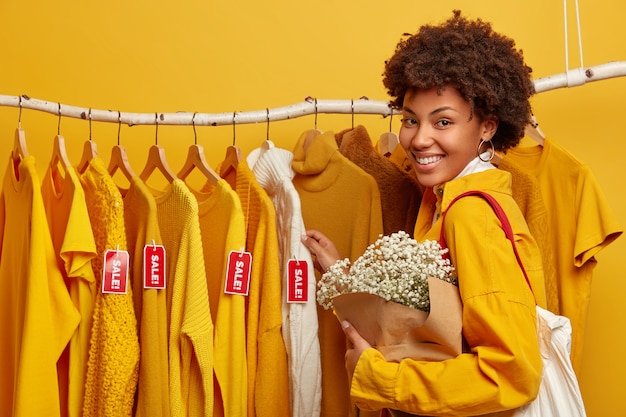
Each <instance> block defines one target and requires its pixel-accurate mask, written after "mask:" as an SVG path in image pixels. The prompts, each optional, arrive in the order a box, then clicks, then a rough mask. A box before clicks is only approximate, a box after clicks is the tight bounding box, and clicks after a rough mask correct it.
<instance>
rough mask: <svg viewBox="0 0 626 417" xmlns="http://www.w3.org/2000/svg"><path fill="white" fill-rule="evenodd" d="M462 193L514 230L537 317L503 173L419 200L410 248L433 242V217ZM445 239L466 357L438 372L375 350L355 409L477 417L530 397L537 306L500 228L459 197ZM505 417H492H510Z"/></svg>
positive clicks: (366, 361)
mask: <svg viewBox="0 0 626 417" xmlns="http://www.w3.org/2000/svg"><path fill="white" fill-rule="evenodd" d="M468 190H482V191H485V192H487V193H489V194H491V195H492V196H493V197H495V198H496V200H498V202H499V203H500V204H501V205H502V207H503V209H504V211H505V212H506V213H507V216H508V218H509V221H510V223H511V225H512V228H513V231H514V234H515V239H516V245H517V249H518V251H519V253H520V256H521V258H522V262H523V264H524V267H525V269H526V271H527V273H528V275H529V278H530V280H531V284H532V286H533V290H534V292H535V296H536V298H537V302H538V304H539V305H541V306H543V307H545V294H544V285H543V272H542V262H541V256H540V253H539V250H538V247H537V244H536V242H535V240H534V239H533V237H532V236H531V235H530V233H529V231H528V226H527V225H526V222H525V220H524V217H523V215H522V213H521V211H520V209H519V208H518V206H517V205H516V203H515V201H514V200H513V198H512V196H511V177H510V174H509V173H507V172H503V171H499V170H493V169H492V170H488V171H485V172H479V173H474V174H470V175H466V176H464V177H461V178H459V179H455V180H453V181H450V182H448V183H446V184H444V185H443V186H442V187H439V188H438V189H437V190H436V194H437V196H436V198H435V194H434V193H433V191H432V190H430V189H429V190H426V193H425V195H424V199H423V201H422V206H421V207H420V213H419V216H418V219H417V223H416V227H415V237H416V239H418V240H423V239H434V240H439V233H440V230H441V219H439V220H437V221H436V222H435V223H434V224H432V219H433V214H434V211H435V210H436V208H435V207H436V205H435V200H436V199H437V200H439V204H438V205H437V206H439V208H438V209H440V210H442V211H443V210H445V209H446V208H447V206H448V204H449V203H450V201H451V200H452V199H453V198H454V197H455V196H457V195H459V194H461V193H462V192H464V191H468ZM445 238H446V242H447V245H448V247H449V249H450V257H451V260H452V263H453V264H454V266H455V268H456V271H457V273H458V276H459V291H460V294H461V298H462V300H463V336H464V338H465V340H466V342H467V344H468V349H467V350H466V353H462V354H460V355H459V356H457V357H456V358H454V359H450V360H446V361H442V362H424V361H414V360H410V359H405V360H403V361H402V362H401V363H391V362H386V361H385V360H384V358H383V356H382V355H381V354H380V353H379V352H378V351H377V350H375V349H373V348H370V349H367V350H366V351H365V352H363V354H362V356H361V358H360V359H359V362H358V363H357V366H356V369H355V372H354V376H353V379H352V385H351V396H352V399H353V400H354V401H355V402H356V404H357V405H358V406H359V407H360V408H364V409H381V408H385V407H387V408H393V409H400V410H404V411H407V412H410V413H415V414H422V415H429V416H446V415H454V416H460V415H482V414H486V413H496V412H502V411H505V410H512V409H515V408H517V407H519V406H521V405H523V404H525V403H527V402H529V401H531V400H533V399H534V398H535V397H536V395H537V392H538V389H539V384H540V379H541V370H542V361H541V356H540V353H539V346H538V342H537V336H536V321H535V320H536V317H535V298H534V297H533V294H532V293H531V291H530V290H529V287H528V284H527V283H526V281H525V279H524V276H523V274H522V272H521V269H520V267H519V266H518V264H517V262H516V260H515V256H514V254H513V251H512V248H511V242H510V241H509V240H507V238H506V237H505V235H504V233H503V231H502V229H501V224H500V221H499V220H498V218H497V217H496V214H495V213H494V211H493V210H492V209H491V207H490V206H489V205H488V204H487V203H486V202H485V201H484V200H483V199H482V198H480V197H465V198H462V199H460V200H459V201H458V202H456V203H455V204H454V206H452V208H451V209H450V211H449V212H448V214H447V217H446V224H445ZM511 414H512V411H510V412H504V413H501V414H498V415H511Z"/></svg>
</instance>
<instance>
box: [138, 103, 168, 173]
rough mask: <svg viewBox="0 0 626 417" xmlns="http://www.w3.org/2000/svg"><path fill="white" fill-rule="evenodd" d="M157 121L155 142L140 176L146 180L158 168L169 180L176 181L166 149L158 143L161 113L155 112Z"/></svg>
mask: <svg viewBox="0 0 626 417" xmlns="http://www.w3.org/2000/svg"><path fill="white" fill-rule="evenodd" d="M154 117H155V121H156V135H155V144H154V145H152V146H151V147H150V150H149V151H148V160H147V161H146V165H145V166H144V167H143V171H141V174H139V178H141V179H142V180H143V181H144V182H146V181H147V180H148V178H150V174H152V173H153V172H154V170H155V169H156V170H158V171H159V172H160V173H161V174H163V176H164V177H165V179H166V180H167V182H169V183H172V182H174V181H175V180H176V179H177V177H176V174H174V171H172V170H171V169H170V167H169V165H168V164H167V158H165V150H164V149H163V148H162V147H161V146H159V145H158V139H159V115H158V114H157V113H154Z"/></svg>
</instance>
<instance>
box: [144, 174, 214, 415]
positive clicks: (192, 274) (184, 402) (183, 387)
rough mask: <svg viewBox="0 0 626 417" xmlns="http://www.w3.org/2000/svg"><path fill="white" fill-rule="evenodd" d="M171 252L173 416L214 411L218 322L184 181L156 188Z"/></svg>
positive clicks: (195, 206)
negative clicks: (211, 305) (215, 328)
mask: <svg viewBox="0 0 626 417" xmlns="http://www.w3.org/2000/svg"><path fill="white" fill-rule="evenodd" d="M152 193H153V194H154V195H155V198H156V202H157V215H158V219H159V229H160V232H161V238H162V239H163V246H164V247H165V250H166V253H167V255H166V256H167V292H166V295H167V310H168V318H169V379H170V404H171V416H173V417H178V416H198V417H211V416H212V415H213V323H212V321H211V311H210V308H209V295H208V290H207V283H206V274H205V271H204V259H203V257H202V239H201V236H200V224H199V220H198V203H197V202H196V199H195V197H194V196H193V194H191V191H189V189H188V188H187V186H186V185H185V183H184V182H183V181H182V180H180V179H177V180H174V181H173V182H172V184H170V185H169V186H168V189H167V190H166V191H165V192H163V193H159V192H156V191H152Z"/></svg>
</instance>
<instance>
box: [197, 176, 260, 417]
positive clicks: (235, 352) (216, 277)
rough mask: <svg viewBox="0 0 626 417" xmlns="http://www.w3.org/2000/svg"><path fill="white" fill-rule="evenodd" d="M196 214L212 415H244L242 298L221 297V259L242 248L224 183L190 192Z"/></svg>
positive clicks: (241, 229)
mask: <svg viewBox="0 0 626 417" xmlns="http://www.w3.org/2000/svg"><path fill="white" fill-rule="evenodd" d="M194 194H195V195H196V197H197V198H198V208H199V210H200V232H201V234H202V248H203V250H204V264H205V268H206V276H207V285H208V288H209V300H210V301H211V317H212V318H213V323H214V324H215V334H214V340H213V347H214V351H213V358H214V362H215V363H214V366H213V370H214V374H215V380H216V384H215V387H214V392H215V403H214V407H213V416H214V417H220V416H245V415H246V413H247V409H248V406H247V404H248V384H247V378H248V368H247V364H246V363H247V359H246V318H245V315H246V305H245V296H243V295H233V294H226V293H225V292H224V286H225V282H226V269H227V259H228V254H229V252H230V251H232V250H234V251H237V252H238V251H240V250H241V248H243V247H245V246H246V231H245V224H244V218H243V211H242V209H241V201H240V200H239V196H238V195H237V193H236V192H235V191H234V190H233V189H232V188H231V186H230V185H229V184H228V183H227V182H226V180H224V179H220V180H219V181H218V182H217V184H215V185H213V184H212V183H210V182H207V184H206V185H205V187H204V190H203V191H201V192H194Z"/></svg>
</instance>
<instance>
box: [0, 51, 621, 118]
mask: <svg viewBox="0 0 626 417" xmlns="http://www.w3.org/2000/svg"><path fill="white" fill-rule="evenodd" d="M572 71H576V72H577V73H579V74H582V77H581V78H582V79H581V80H580V81H581V82H579V83H577V84H576V85H581V84H585V83H587V82H591V81H598V80H604V79H607V78H615V77H621V76H625V75H626V61H613V62H608V63H606V64H602V65H597V66H593V67H588V68H586V69H583V68H578V69H576V70H572ZM570 75H571V74H570ZM534 84H535V91H536V92H537V93H541V92H543V91H548V90H554V89H557V88H562V87H569V86H573V85H572V84H571V83H568V73H561V74H555V75H550V76H547V77H543V78H539V79H537V80H535V81H534ZM2 106H7V107H20V106H21V107H22V108H23V109H33V110H39V111H43V112H47V113H51V114H54V115H58V114H59V111H60V112H61V115H62V116H63V117H73V118H78V119H87V118H88V115H89V111H91V120H92V121H99V122H110V123H124V124H127V125H129V126H135V125H154V124H156V120H155V117H154V115H155V113H127V112H119V113H118V111H117V110H98V109H89V108H85V107H76V106H71V105H68V104H62V103H57V102H49V101H44V100H40V99H36V98H30V97H28V96H26V95H22V96H8V95H0V107H2ZM316 113H317V114H378V115H381V116H383V117H387V116H389V115H391V114H392V113H393V114H399V111H398V109H393V108H392V107H391V106H390V103H389V102H386V101H379V100H369V99H368V98H366V97H362V98H360V99H357V100H317V99H313V98H311V97H307V98H306V99H305V100H304V101H303V102H300V103H295V104H291V105H288V106H284V107H275V108H272V109H263V110H254V111H243V112H235V113H233V112H227V113H198V112H182V111H181V112H174V113H158V118H159V122H158V123H159V124H160V125H193V124H195V125H197V126H224V125H232V124H233V123H234V124H250V123H266V122H268V121H278V120H287V119H294V118H297V117H302V116H308V115H311V114H316ZM235 114H236V116H234V115H235ZM194 115H195V116H194Z"/></svg>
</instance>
